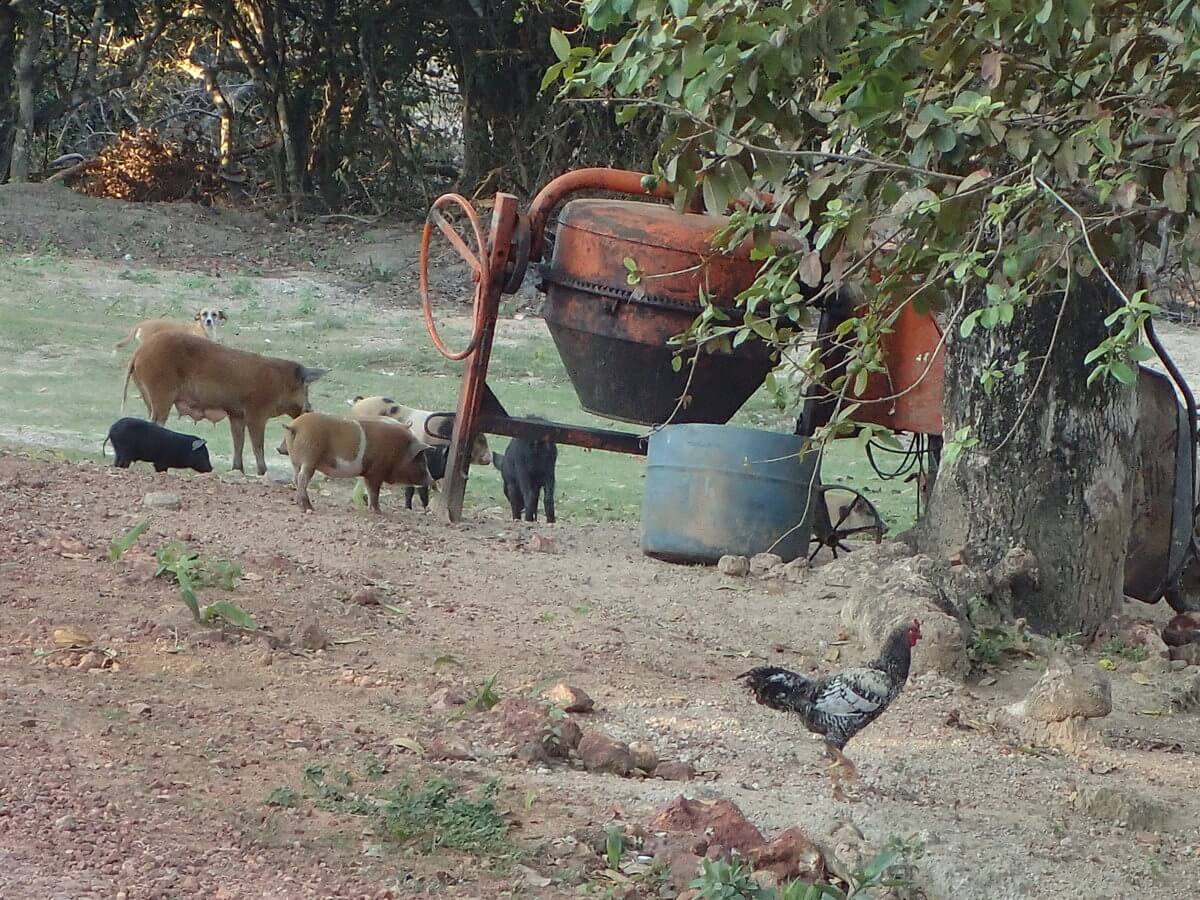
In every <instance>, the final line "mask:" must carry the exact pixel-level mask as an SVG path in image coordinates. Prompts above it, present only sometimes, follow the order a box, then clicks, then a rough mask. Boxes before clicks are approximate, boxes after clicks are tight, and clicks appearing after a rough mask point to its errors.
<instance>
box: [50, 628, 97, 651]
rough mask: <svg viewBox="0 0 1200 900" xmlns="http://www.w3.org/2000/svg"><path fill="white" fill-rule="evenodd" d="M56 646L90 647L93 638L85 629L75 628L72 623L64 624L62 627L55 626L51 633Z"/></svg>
mask: <svg viewBox="0 0 1200 900" xmlns="http://www.w3.org/2000/svg"><path fill="white" fill-rule="evenodd" d="M51 638H52V640H53V641H54V646H56V647H63V648H67V647H90V646H91V645H92V644H93V643H94V639H93V638H92V636H91V635H90V634H88V633H87V632H86V631H84V630H82V629H80V628H76V627H74V626H73V625H64V626H63V627H62V628H55V629H54V631H53V632H52V634H51Z"/></svg>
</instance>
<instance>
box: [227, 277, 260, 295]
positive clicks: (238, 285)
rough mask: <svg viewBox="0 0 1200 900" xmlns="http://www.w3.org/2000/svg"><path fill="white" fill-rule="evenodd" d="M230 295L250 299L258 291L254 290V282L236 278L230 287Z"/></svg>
mask: <svg viewBox="0 0 1200 900" xmlns="http://www.w3.org/2000/svg"><path fill="white" fill-rule="evenodd" d="M229 293H230V294H231V295H232V296H234V297H239V298H241V299H249V298H250V297H253V296H254V295H255V294H256V293H257V291H256V290H255V289H254V282H253V281H251V280H250V279H249V278H235V279H233V281H232V282H231V283H230V285H229Z"/></svg>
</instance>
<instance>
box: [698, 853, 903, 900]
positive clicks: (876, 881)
mask: <svg viewBox="0 0 1200 900" xmlns="http://www.w3.org/2000/svg"><path fill="white" fill-rule="evenodd" d="M915 851H916V848H915V847H912V846H909V845H908V844H906V843H904V842H903V841H902V840H900V839H899V838H892V840H890V841H889V842H888V844H887V846H886V847H884V849H883V850H881V851H880V852H879V853H877V854H876V855H875V856H874V857H872V858H871V860H869V861H868V862H867V863H866V864H865V865H863V866H860V867H859V868H857V869H855V870H853V871H852V872H850V873H848V875H847V876H846V877H847V879H848V880H847V881H846V882H845V889H843V888H841V887H839V886H837V885H834V884H810V883H808V882H804V881H790V882H786V883H784V884H781V885H780V886H779V887H778V888H764V887H760V886H759V885H758V884H756V883H755V882H754V879H753V878H752V877H751V873H750V870H749V869H748V868H746V867H745V866H742V865H740V864H737V863H727V862H720V861H712V860H705V861H704V862H703V863H702V864H701V870H700V876H699V877H698V878H697V879H696V880H695V881H693V882H692V883H691V887H693V888H695V889H696V890H697V891H699V892H700V897H701V898H702V900H867V898H876V897H878V898H882V897H884V896H887V897H896V898H903V897H911V896H914V895H915V886H914V884H913V878H914V876H915V868H914V866H913V865H912V864H911V863H909V862H908V861H907V856H908V855H909V854H911V853H914V852H915Z"/></svg>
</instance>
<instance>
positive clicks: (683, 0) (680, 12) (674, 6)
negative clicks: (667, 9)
mask: <svg viewBox="0 0 1200 900" xmlns="http://www.w3.org/2000/svg"><path fill="white" fill-rule="evenodd" d="M671 12H672V13H673V14H674V15H675V18H677V19H682V18H683V17H684V16H686V15H687V14H688V0H671Z"/></svg>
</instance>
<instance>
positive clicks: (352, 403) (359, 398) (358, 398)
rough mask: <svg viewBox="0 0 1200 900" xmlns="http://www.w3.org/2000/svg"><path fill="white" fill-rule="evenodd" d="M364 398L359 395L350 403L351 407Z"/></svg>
mask: <svg viewBox="0 0 1200 900" xmlns="http://www.w3.org/2000/svg"><path fill="white" fill-rule="evenodd" d="M362 398H363V395H362V394H359V395H358V396H357V397H355V398H354V399H353V400H351V401H350V405H351V406H353V405H354V404H355V403H357V402H358V401H359V400H361V399H362Z"/></svg>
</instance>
